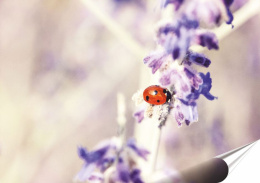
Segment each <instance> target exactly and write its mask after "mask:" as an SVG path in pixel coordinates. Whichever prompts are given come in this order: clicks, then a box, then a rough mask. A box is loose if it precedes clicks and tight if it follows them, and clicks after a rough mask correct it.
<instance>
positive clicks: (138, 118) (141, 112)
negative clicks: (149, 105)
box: [134, 109, 144, 123]
mask: <svg viewBox="0 0 260 183" xmlns="http://www.w3.org/2000/svg"><path fill="white" fill-rule="evenodd" d="M134 117H135V119H136V121H137V122H138V123H141V122H142V121H143V119H144V109H142V110H139V111H137V112H135V113H134Z"/></svg>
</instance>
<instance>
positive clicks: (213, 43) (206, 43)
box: [199, 32, 219, 50]
mask: <svg viewBox="0 0 260 183" xmlns="http://www.w3.org/2000/svg"><path fill="white" fill-rule="evenodd" d="M199 44H200V45H201V46H203V47H207V48H208V49H209V50H211V49H216V50H218V49H219V47H218V39H217V37H216V35H215V34H214V33H212V32H206V33H202V34H200V35H199Z"/></svg>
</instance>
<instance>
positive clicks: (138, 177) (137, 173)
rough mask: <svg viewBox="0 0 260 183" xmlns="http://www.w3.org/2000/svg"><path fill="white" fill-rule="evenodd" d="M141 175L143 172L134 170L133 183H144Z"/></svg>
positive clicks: (132, 174) (131, 175)
mask: <svg viewBox="0 0 260 183" xmlns="http://www.w3.org/2000/svg"><path fill="white" fill-rule="evenodd" d="M140 174H141V170H139V169H134V170H133V171H132V172H131V174H130V178H131V180H132V182H133V183H143V181H142V179H141V175H140Z"/></svg>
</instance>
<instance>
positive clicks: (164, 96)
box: [143, 85, 171, 105]
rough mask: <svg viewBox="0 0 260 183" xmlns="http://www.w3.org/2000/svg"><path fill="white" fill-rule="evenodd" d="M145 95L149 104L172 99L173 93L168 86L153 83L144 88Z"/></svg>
mask: <svg viewBox="0 0 260 183" xmlns="http://www.w3.org/2000/svg"><path fill="white" fill-rule="evenodd" d="M143 97H144V100H145V101H146V102H148V103H149V104H154V105H161V104H164V103H166V102H168V101H169V100H170V99H171V93H170V92H169V90H167V89H166V88H162V87H160V86H158V85H152V86H149V87H148V88H146V89H145V90H144V93H143Z"/></svg>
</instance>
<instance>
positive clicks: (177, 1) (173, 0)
mask: <svg viewBox="0 0 260 183" xmlns="http://www.w3.org/2000/svg"><path fill="white" fill-rule="evenodd" d="M183 1H184V0H164V3H163V5H162V6H163V7H166V6H167V5H168V4H173V5H174V7H175V10H178V9H179V8H180V6H181V5H182V3H183Z"/></svg>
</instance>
